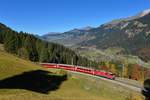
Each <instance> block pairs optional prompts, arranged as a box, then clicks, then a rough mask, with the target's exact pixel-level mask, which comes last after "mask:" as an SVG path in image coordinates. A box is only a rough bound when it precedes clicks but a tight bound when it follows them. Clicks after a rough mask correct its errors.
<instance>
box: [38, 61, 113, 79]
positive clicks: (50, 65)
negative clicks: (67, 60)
mask: <svg viewBox="0 0 150 100" xmlns="http://www.w3.org/2000/svg"><path fill="white" fill-rule="evenodd" d="M40 65H41V66H43V67H45V68H57V69H64V70H69V71H75V72H80V73H85V74H90V75H94V76H100V77H104V78H107V79H111V80H115V75H114V74H113V73H111V72H106V71H102V70H95V69H91V68H85V67H82V66H74V65H66V64H55V63H40Z"/></svg>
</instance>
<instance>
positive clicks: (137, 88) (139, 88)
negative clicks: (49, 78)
mask: <svg viewBox="0 0 150 100" xmlns="http://www.w3.org/2000/svg"><path fill="white" fill-rule="evenodd" d="M43 64H46V66H49V65H50V66H49V67H46V68H54V69H56V68H57V64H50V63H49V65H47V64H48V63H42V64H40V65H42V66H43ZM61 65H62V66H63V67H62V68H61V69H64V70H66V71H67V72H69V73H72V74H82V75H86V76H91V77H93V78H96V79H100V80H103V81H107V82H111V83H113V84H117V85H120V86H123V87H125V88H129V89H131V90H133V91H136V92H141V91H142V90H143V86H141V85H135V84H130V83H129V82H127V81H125V80H122V79H119V78H115V80H111V79H107V78H103V77H100V76H96V75H92V74H88V73H84V72H79V71H75V70H72V69H68V68H69V67H67V66H73V65H63V64H61ZM44 66H45V65H44ZM64 66H65V67H64Z"/></svg>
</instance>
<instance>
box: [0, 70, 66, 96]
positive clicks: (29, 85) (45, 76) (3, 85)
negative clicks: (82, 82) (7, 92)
mask: <svg viewBox="0 0 150 100" xmlns="http://www.w3.org/2000/svg"><path fill="white" fill-rule="evenodd" d="M65 80H67V75H63V76H56V75H51V74H50V73H49V72H48V71H42V70H36V71H30V72H24V73H23V74H20V75H16V76H13V77H10V78H7V79H3V80H0V89H25V90H30V91H34V92H39V93H44V94H47V93H49V92H50V91H54V90H56V89H58V88H59V86H60V85H61V83H62V82H63V81H65Z"/></svg>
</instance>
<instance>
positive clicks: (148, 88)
mask: <svg viewBox="0 0 150 100" xmlns="http://www.w3.org/2000/svg"><path fill="white" fill-rule="evenodd" d="M142 94H143V95H144V96H145V97H146V100H150V79H147V80H145V81H144V89H143V90H142Z"/></svg>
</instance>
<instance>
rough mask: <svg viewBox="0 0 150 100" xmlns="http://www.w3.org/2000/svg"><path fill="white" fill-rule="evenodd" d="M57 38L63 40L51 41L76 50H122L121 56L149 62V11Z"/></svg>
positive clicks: (63, 34) (64, 34)
mask: <svg viewBox="0 0 150 100" xmlns="http://www.w3.org/2000/svg"><path fill="white" fill-rule="evenodd" d="M59 36H60V37H62V36H64V37H65V38H61V39H56V40H52V41H53V42H57V43H61V44H64V45H67V46H68V44H71V46H72V47H78V48H94V49H98V50H106V49H108V48H122V51H120V53H122V54H132V55H137V56H139V57H140V58H141V59H142V60H144V61H150V10H149V9H148V10H144V11H142V12H140V13H138V14H136V15H135V16H131V17H127V18H121V19H117V20H113V21H111V22H108V23H105V24H102V25H100V26H99V27H97V28H90V29H89V30H79V29H74V30H72V31H68V32H64V33H62V34H60V35H59ZM48 40H49V41H51V40H50V39H48ZM66 41H67V43H66Z"/></svg>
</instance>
